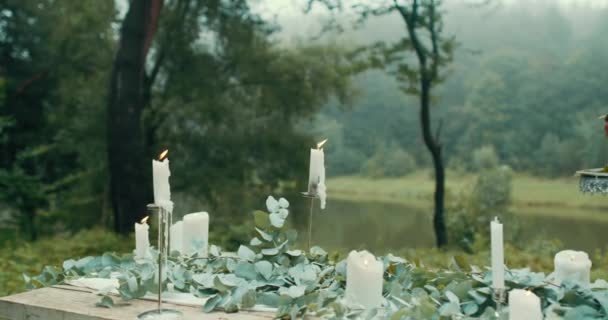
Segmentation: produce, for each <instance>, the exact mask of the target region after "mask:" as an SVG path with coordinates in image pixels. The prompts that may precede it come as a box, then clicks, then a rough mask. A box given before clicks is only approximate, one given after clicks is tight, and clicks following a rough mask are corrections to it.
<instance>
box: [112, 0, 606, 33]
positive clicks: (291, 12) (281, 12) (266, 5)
mask: <svg viewBox="0 0 608 320" xmlns="http://www.w3.org/2000/svg"><path fill="white" fill-rule="evenodd" d="M115 1H116V4H117V6H118V9H119V10H120V12H121V17H122V16H124V14H125V13H126V10H127V9H128V1H129V0H115ZM342 1H343V4H344V5H345V6H348V5H349V4H351V3H356V2H360V1H370V2H377V1H383V0H342ZM384 1H386V0H384ZM402 1H404V0H402ZM480 1H484V0H444V3H445V4H446V5H450V4H459V3H462V4H467V3H469V4H471V3H478V2H480ZM493 1H496V2H498V3H500V5H502V6H509V5H513V3H516V2H517V3H521V1H526V2H527V3H530V4H536V5H537V6H536V7H542V6H538V4H552V3H558V4H559V6H560V8H562V9H565V8H568V7H570V6H571V5H580V6H591V7H593V8H598V9H601V8H608V0H493ZM307 2H308V0H249V3H250V5H251V8H252V10H253V11H254V12H256V13H259V14H260V15H261V16H262V17H264V18H265V19H268V20H269V21H275V22H276V23H277V24H278V25H279V26H280V27H281V32H280V33H279V34H278V35H277V37H279V38H280V39H281V40H282V41H288V42H289V41H291V40H293V41H296V42H297V41H299V40H301V39H304V38H306V37H310V36H312V35H316V34H318V33H319V31H320V29H321V26H322V24H323V21H324V20H326V19H327V11H326V10H325V9H324V8H323V7H322V6H321V5H318V4H317V5H316V6H314V7H313V9H314V10H313V11H312V12H311V14H305V13H304V12H303V9H304V6H305V5H306V3H307ZM448 14H449V12H448ZM565 15H566V16H567V15H568V14H567V13H566V14H565Z"/></svg>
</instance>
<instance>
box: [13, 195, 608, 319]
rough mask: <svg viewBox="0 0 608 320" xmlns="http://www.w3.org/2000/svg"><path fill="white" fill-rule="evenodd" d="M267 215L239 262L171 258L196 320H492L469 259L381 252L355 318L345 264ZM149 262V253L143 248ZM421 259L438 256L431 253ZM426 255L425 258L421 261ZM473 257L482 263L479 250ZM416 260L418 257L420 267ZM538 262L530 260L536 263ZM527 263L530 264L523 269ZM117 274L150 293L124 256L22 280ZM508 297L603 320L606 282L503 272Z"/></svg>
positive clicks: (170, 274) (143, 271)
mask: <svg viewBox="0 0 608 320" xmlns="http://www.w3.org/2000/svg"><path fill="white" fill-rule="evenodd" d="M266 207H267V209H268V213H267V212H263V211H256V212H255V213H254V214H253V220H254V221H255V230H256V233H257V234H256V236H255V237H254V238H253V239H252V240H251V241H250V243H249V245H241V247H240V248H239V250H238V251H237V257H232V256H227V255H223V254H222V253H221V250H220V249H219V247H216V246H211V247H210V250H209V252H210V256H209V257H208V258H200V257H197V256H196V254H194V255H193V256H190V257H187V256H171V258H170V261H169V265H168V270H167V279H166V283H163V285H165V284H168V283H171V284H172V285H173V288H174V289H175V290H178V291H182V292H189V293H192V294H194V295H195V296H198V297H205V298H207V301H206V303H205V305H204V306H203V307H202V310H203V311H204V312H211V311H215V310H221V311H224V312H237V311H239V310H242V309H248V308H251V307H253V306H254V305H256V304H262V305H266V306H269V307H274V308H276V309H277V314H276V316H277V317H278V318H290V319H295V318H299V317H302V316H304V315H305V314H310V315H312V316H317V317H322V318H328V319H344V318H363V319H373V318H376V317H378V316H380V315H381V314H382V316H383V317H387V318H390V319H404V318H405V319H420V318H425V319H432V318H441V317H464V316H467V317H469V318H474V319H494V316H493V311H494V303H493V301H492V289H491V282H492V280H491V273H490V271H488V270H484V269H481V268H479V267H477V266H475V265H473V264H472V262H473V261H476V259H468V257H466V256H463V255H456V256H454V257H453V258H451V259H450V260H449V262H448V264H447V267H445V268H438V269H435V268H429V267H426V266H424V265H423V264H422V263H421V262H416V263H412V262H408V261H407V260H405V259H403V258H400V257H396V256H394V255H392V254H388V255H387V256H385V257H380V260H381V261H382V262H383V264H384V285H383V296H384V297H385V298H386V303H385V304H384V306H382V307H381V308H378V309H368V310H361V309H359V308H357V306H356V305H352V304H349V302H348V301H346V300H344V299H343V297H344V290H345V284H346V281H347V279H346V261H345V260H340V259H339V258H338V257H336V256H331V255H328V253H327V252H325V251H324V250H323V249H321V248H319V247H313V248H311V249H310V251H309V252H303V251H301V250H298V249H294V248H292V247H291V245H293V243H294V241H295V238H296V234H295V233H294V232H293V231H290V230H286V229H285V228H283V226H284V223H285V219H286V218H287V216H288V211H287V208H288V207H289V203H288V202H287V200H285V199H283V198H281V199H279V200H276V199H275V198H273V197H268V199H267V200H266ZM538 247H539V248H545V249H544V250H541V251H542V252H535V253H534V254H533V255H531V254H524V255H523V256H522V255H518V254H514V252H517V251H516V249H514V248H512V247H510V246H508V245H507V248H506V249H507V251H506V256H507V257H508V261H507V264H511V263H513V261H512V260H509V259H510V257H513V256H515V257H517V258H518V262H519V261H525V260H526V259H530V258H531V257H534V258H536V259H538V258H539V257H540V258H541V259H542V260H543V261H544V262H543V263H545V264H546V265H545V266H546V268H550V255H549V254H548V252H547V248H549V247H548V246H546V245H540V246H538ZM151 250H152V252H151V254H152V255H154V254H157V252H155V251H154V250H153V249H151ZM430 252H431V254H430V255H428V256H429V257H433V255H435V256H443V257H444V258H445V253H443V254H442V253H440V252H439V251H437V250H434V249H431V250H430ZM427 254H428V253H425V257H426V256H427ZM478 259H480V260H479V261H481V262H482V263H484V262H485V261H488V260H489V257H488V253H487V251H484V254H483V255H482V256H479V257H478ZM421 260H422V259H421ZM537 264H538V262H537ZM527 265H530V263H529V261H528V263H527ZM111 273H115V274H116V273H118V274H119V275H118V276H117V279H118V281H119V288H118V292H119V293H120V296H121V298H122V299H124V300H130V299H135V298H138V297H142V296H143V295H144V294H145V293H146V292H147V291H152V290H154V288H155V287H156V285H155V281H154V278H155V276H154V274H155V263H154V261H153V259H150V260H145V261H139V262H135V261H134V260H133V255H132V254H127V255H123V256H119V255H116V254H114V253H104V254H103V255H101V256H94V257H85V258H81V259H76V260H74V259H69V260H66V261H64V262H63V264H62V268H61V269H59V268H54V267H45V268H44V269H43V270H42V273H41V274H40V275H38V276H35V277H29V276H24V278H25V280H26V283H27V284H28V286H30V287H36V286H44V285H52V284H55V283H61V282H63V281H64V280H66V279H70V278H78V277H82V276H95V277H110V274H111ZM505 280H506V285H507V287H508V288H509V289H513V288H525V289H528V290H532V291H533V292H534V293H535V294H537V295H538V296H539V297H540V298H541V303H542V307H543V309H544V310H545V313H546V314H547V315H549V314H552V313H555V314H556V315H558V316H563V317H564V319H570V318H572V317H575V318H576V317H579V316H581V315H583V314H585V315H592V316H594V317H606V316H607V314H606V310H607V308H608V283H607V282H606V281H603V280H598V281H596V282H595V283H593V284H592V286H591V287H589V288H588V287H583V286H581V285H580V284H578V283H575V282H564V283H563V284H562V285H561V286H560V285H552V284H551V283H550V282H549V281H550V279H549V278H547V277H546V276H545V274H544V273H542V272H534V271H531V270H530V269H510V270H507V272H506V274H505ZM113 304H114V300H113V299H112V297H111V296H108V295H107V294H103V293H102V297H101V301H100V302H99V303H98V304H97V305H98V306H99V307H106V308H108V307H112V306H113Z"/></svg>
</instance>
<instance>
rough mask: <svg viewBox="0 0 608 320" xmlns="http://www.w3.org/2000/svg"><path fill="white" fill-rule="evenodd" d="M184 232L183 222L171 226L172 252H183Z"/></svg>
mask: <svg viewBox="0 0 608 320" xmlns="http://www.w3.org/2000/svg"><path fill="white" fill-rule="evenodd" d="M182 230H183V222H182V221H178V222H176V223H174V224H173V225H172V226H171V243H170V245H169V246H170V248H171V251H178V252H182V250H183V249H182V243H183V239H182Z"/></svg>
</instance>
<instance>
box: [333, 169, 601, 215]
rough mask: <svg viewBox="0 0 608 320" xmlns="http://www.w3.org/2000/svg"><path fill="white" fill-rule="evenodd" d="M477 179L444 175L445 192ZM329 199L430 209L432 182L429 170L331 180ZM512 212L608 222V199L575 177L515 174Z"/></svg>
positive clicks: (469, 183) (456, 191)
mask: <svg viewBox="0 0 608 320" xmlns="http://www.w3.org/2000/svg"><path fill="white" fill-rule="evenodd" d="M475 179H476V176H475V175H473V174H466V175H458V174H455V173H453V172H448V173H447V180H446V187H447V190H448V193H450V194H457V193H458V192H459V191H460V190H466V189H469V188H472V186H473V184H474V183H475ZM327 185H328V187H329V192H330V193H331V197H332V198H335V199H342V200H363V201H378V202H387V203H398V204H403V205H406V206H409V207H412V208H417V209H428V208H430V207H431V206H432V203H433V202H432V195H433V190H434V180H433V178H432V177H431V175H430V174H429V172H428V171H417V172H415V173H413V174H411V175H408V176H405V177H401V178H384V179H370V178H367V177H361V176H344V177H337V178H331V179H329V180H328V182H327ZM513 209H514V210H513V211H514V213H515V214H519V215H534V216H555V217H572V216H576V217H577V218H581V219H587V220H592V221H603V222H608V215H606V214H604V212H603V211H605V210H606V209H608V200H607V199H606V198H604V197H600V196H589V195H584V194H581V193H580V192H579V190H578V180H577V178H575V177H568V178H559V179H545V178H539V177H532V176H529V175H525V174H520V173H517V174H515V175H514V177H513Z"/></svg>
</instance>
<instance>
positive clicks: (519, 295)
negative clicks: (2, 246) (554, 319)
mask: <svg viewBox="0 0 608 320" xmlns="http://www.w3.org/2000/svg"><path fill="white" fill-rule="evenodd" d="M542 319H543V312H542V310H541V307H540V299H539V298H538V297H537V296H536V295H535V294H534V293H533V292H532V291H529V290H522V289H513V290H511V292H509V320H542Z"/></svg>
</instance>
